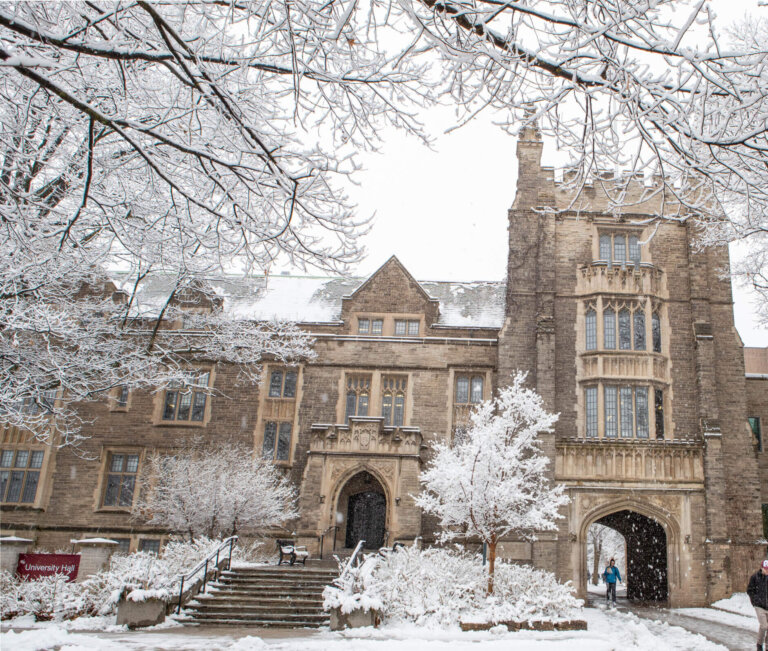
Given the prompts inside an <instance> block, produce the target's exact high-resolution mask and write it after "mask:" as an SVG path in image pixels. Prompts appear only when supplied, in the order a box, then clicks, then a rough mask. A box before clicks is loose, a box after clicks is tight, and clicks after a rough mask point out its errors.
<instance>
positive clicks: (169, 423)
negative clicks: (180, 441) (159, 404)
mask: <svg viewBox="0 0 768 651" xmlns="http://www.w3.org/2000/svg"><path fill="white" fill-rule="evenodd" d="M153 425H154V426H155V427H206V426H207V425H208V423H207V422H206V421H204V420H203V421H200V420H159V421H156V422H155V423H153Z"/></svg>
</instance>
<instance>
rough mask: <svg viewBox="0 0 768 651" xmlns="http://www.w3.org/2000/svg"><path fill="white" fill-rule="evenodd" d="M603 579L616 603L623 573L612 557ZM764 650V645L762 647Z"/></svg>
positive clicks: (606, 588) (606, 590)
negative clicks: (617, 587)
mask: <svg viewBox="0 0 768 651" xmlns="http://www.w3.org/2000/svg"><path fill="white" fill-rule="evenodd" d="M767 578H768V577H767ZM603 581H605V602H606V603H610V602H611V599H613V605H614V606H615V605H616V581H619V582H621V573H620V572H619V568H618V567H616V561H615V560H613V559H611V561H610V564H609V565H608V567H606V568H605V572H603ZM760 650H761V651H762V647H760Z"/></svg>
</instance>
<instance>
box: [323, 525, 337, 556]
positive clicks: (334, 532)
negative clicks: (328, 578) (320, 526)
mask: <svg viewBox="0 0 768 651" xmlns="http://www.w3.org/2000/svg"><path fill="white" fill-rule="evenodd" d="M331 529H333V549H332V550H331V551H334V552H335V551H336V534H337V533H338V531H339V525H337V524H334V525H332V526H330V527H328V528H327V529H326V530H325V531H323V533H321V534H320V560H321V561H322V560H323V544H324V543H325V534H327V533H328V532H329V531H330V530H331Z"/></svg>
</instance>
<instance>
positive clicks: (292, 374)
mask: <svg viewBox="0 0 768 651" xmlns="http://www.w3.org/2000/svg"><path fill="white" fill-rule="evenodd" d="M296 377H297V375H296V371H285V372H283V371H272V374H271V375H270V379H269V397H270V398H295V397H296Z"/></svg>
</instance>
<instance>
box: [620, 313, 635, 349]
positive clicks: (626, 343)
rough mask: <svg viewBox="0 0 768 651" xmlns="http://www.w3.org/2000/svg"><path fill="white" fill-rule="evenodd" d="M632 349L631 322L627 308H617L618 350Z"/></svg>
mask: <svg viewBox="0 0 768 651" xmlns="http://www.w3.org/2000/svg"><path fill="white" fill-rule="evenodd" d="M631 349H632V323H631V315H630V312H629V310H628V309H627V308H622V309H621V310H619V350H631Z"/></svg>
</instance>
